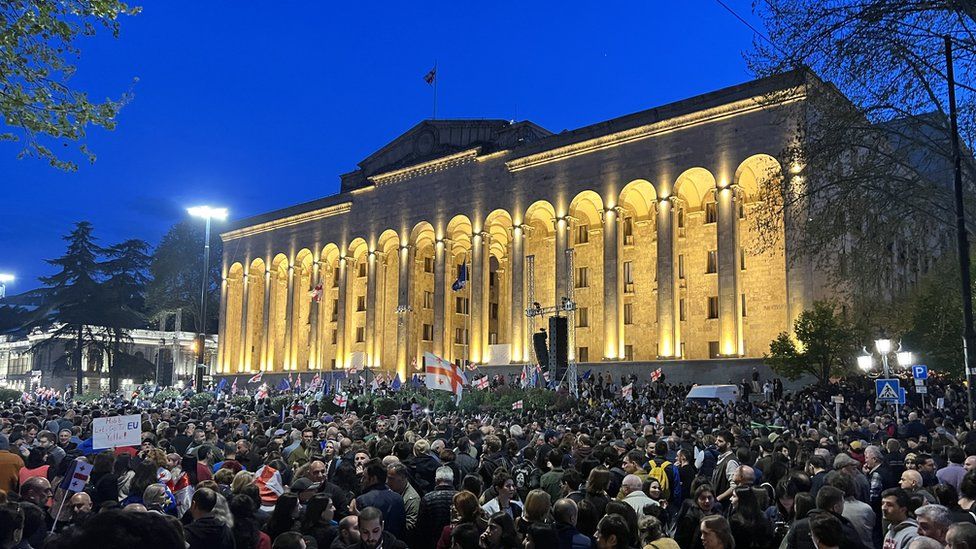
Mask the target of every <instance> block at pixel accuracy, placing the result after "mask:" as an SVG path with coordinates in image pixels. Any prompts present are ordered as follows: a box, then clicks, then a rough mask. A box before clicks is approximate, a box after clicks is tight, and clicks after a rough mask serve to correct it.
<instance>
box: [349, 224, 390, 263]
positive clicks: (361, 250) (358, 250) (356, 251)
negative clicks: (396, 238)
mask: <svg viewBox="0 0 976 549" xmlns="http://www.w3.org/2000/svg"><path fill="white" fill-rule="evenodd" d="M393 234H394V235H396V232H395V231H393ZM367 252H369V245H368V244H366V239H365V238H362V237H357V238H354V239H353V241H352V242H350V243H349V246H347V247H346V256H347V257H352V258H355V259H360V258H361V257H363V256H365V255H366V253H367Z"/></svg>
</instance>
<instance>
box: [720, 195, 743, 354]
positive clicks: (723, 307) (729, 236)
mask: <svg viewBox="0 0 976 549" xmlns="http://www.w3.org/2000/svg"><path fill="white" fill-rule="evenodd" d="M716 196H717V205H716V206H717V209H718V325H719V352H720V353H721V354H722V355H723V356H740V355H741V354H742V302H741V301H740V299H741V298H740V297H739V294H740V290H739V214H738V208H737V206H736V200H737V197H736V189H735V187H734V186H726V187H723V188H720V189H718V191H717V192H716Z"/></svg>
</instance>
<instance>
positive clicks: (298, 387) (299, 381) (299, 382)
mask: <svg viewBox="0 0 976 549" xmlns="http://www.w3.org/2000/svg"><path fill="white" fill-rule="evenodd" d="M301 390H302V374H298V379H296V380H295V391H296V392H301Z"/></svg>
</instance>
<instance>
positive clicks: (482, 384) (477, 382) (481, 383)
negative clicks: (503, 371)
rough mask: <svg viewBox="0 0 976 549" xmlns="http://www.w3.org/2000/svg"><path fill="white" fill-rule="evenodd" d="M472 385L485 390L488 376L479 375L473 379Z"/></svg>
mask: <svg viewBox="0 0 976 549" xmlns="http://www.w3.org/2000/svg"><path fill="white" fill-rule="evenodd" d="M474 386H475V387H477V388H478V389H481V390H485V389H487V388H488V376H484V377H479V378H478V379H476V380H474Z"/></svg>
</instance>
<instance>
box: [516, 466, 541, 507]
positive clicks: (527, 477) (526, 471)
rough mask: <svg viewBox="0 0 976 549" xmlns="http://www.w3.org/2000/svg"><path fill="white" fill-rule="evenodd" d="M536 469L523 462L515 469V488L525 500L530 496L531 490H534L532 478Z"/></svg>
mask: <svg viewBox="0 0 976 549" xmlns="http://www.w3.org/2000/svg"><path fill="white" fill-rule="evenodd" d="M534 469H535V468H534V467H532V464H531V463H529V462H527V461H523V462H522V463H520V464H518V465H516V466H515V467H513V471H512V480H514V481H515V487H516V488H517V489H518V493H519V495H520V496H521V497H522V498H523V499H524V498H525V497H526V496H527V495H528V493H529V490H531V489H532V486H531V478H532V472H533V470H534ZM536 487H538V486H536Z"/></svg>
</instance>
